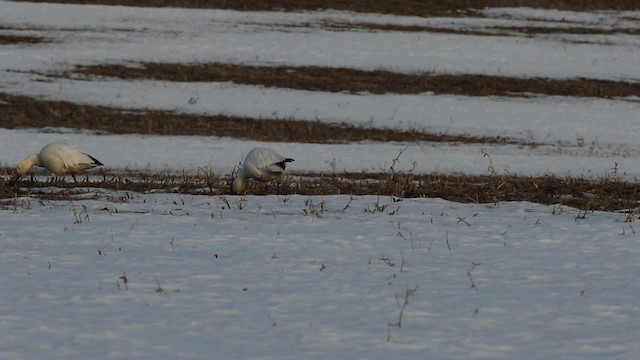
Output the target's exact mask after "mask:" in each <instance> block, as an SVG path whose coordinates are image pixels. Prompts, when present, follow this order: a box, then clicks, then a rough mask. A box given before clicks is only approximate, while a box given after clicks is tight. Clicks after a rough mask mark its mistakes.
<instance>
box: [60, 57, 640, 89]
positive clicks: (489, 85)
mask: <svg viewBox="0 0 640 360" xmlns="http://www.w3.org/2000/svg"><path fill="white" fill-rule="evenodd" d="M132 65H133V64H129V65H125V64H100V65H91V66H79V67H77V68H76V70H75V73H77V74H82V75H85V76H106V77H117V78H121V79H152V80H164V81H185V82H233V83H236V84H245V85H261V86H265V87H280V88H289V89H296V90H309V91H326V92H348V93H372V94H384V93H397V94H420V93H425V92H432V93H435V94H454V95H465V96H531V94H541V95H558V96H583V97H600V98H613V97H626V96H640V83H631V82H624V81H611V80H597V79H586V78H575V79H548V78H540V77H529V78H516V77H507V76H493V75H477V74H460V75H456V74H434V73H425V74H403V73H397V72H391V71H386V70H373V71H366V70H358V69H349V68H331V67H315V66H305V67H295V66H249V65H237V64H224V63H201V64H183V63H150V62H144V63H140V64H135V65H136V66H132ZM71 75H72V74H69V73H67V74H66V76H71Z"/></svg>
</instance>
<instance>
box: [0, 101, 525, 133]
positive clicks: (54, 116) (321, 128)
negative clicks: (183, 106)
mask: <svg viewBox="0 0 640 360" xmlns="http://www.w3.org/2000/svg"><path fill="white" fill-rule="evenodd" d="M0 112H2V114H3V115H2V116H1V117H0V127H3V128H6V129H16V128H42V127H48V126H49V127H65V128H72V129H91V130H96V131H99V132H109V133H113V134H149V135H201V136H230V137H235V138H244V139H252V140H260V141H275V142H299V143H345V142H354V141H436V142H468V143H483V144H505V143H513V142H514V140H510V139H506V138H499V137H497V138H494V137H477V136H471V135H461V136H453V135H446V134H431V133H427V132H422V131H401V130H393V129H376V128H370V127H356V126H351V125H346V124H333V125H332V124H326V123H320V122H310V121H302V120H292V119H290V120H287V119H269V120H264V119H262V120H261V119H253V118H241V117H234V116H227V115H211V116H206V115H187V114H178V113H173V112H170V111H158V110H148V111H137V110H127V109H113V108H108V107H103V106H95V105H79V104H74V103H71V102H66V101H45V100H37V99H33V98H30V97H26V96H16V95H9V94H3V93H0Z"/></svg>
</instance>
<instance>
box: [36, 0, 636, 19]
mask: <svg viewBox="0 0 640 360" xmlns="http://www.w3.org/2000/svg"><path fill="white" fill-rule="evenodd" d="M30 1H31V2H52V1H53V2H59V3H67V4H100V5H126V6H147V7H180V8H210V9H231V10H241V11H247V10H260V11H264V10H273V11H300V10H318V9H336V10H345V11H355V12H371V13H382V14H396V15H412V16H439V15H448V16H452V15H465V14H468V13H470V12H474V10H476V9H482V8H485V7H520V6H528V7H534V8H543V9H559V10H574V11H593V10H637V9H640V3H638V2H637V1H634V0H447V1H440V0H394V1H371V0H300V1H298V0H30Z"/></svg>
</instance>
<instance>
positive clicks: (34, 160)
mask: <svg viewBox="0 0 640 360" xmlns="http://www.w3.org/2000/svg"><path fill="white" fill-rule="evenodd" d="M101 165H104V164H103V163H101V162H100V161H99V160H98V159H96V158H94V157H93V156H91V155H89V154H87V153H86V152H84V151H83V150H81V149H79V148H77V147H75V146H72V145H68V144H65V143H60V142H56V143H51V144H49V145H46V146H45V147H43V148H42V150H40V152H39V153H37V154H30V155H29V156H27V157H26V158H25V159H24V160H22V161H21V162H20V163H19V164H18V166H17V167H16V177H17V178H20V176H22V175H24V174H26V173H28V172H29V171H30V170H31V168H32V167H34V166H39V167H43V168H45V169H47V170H49V171H50V172H51V173H53V174H54V175H56V176H65V175H71V176H72V177H73V180H74V181H75V180H76V174H77V173H79V172H82V171H84V170H87V169H92V168H94V167H96V166H101Z"/></svg>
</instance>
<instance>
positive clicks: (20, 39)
mask: <svg viewBox="0 0 640 360" xmlns="http://www.w3.org/2000/svg"><path fill="white" fill-rule="evenodd" d="M42 42H46V40H45V39H44V38H42V37H38V36H24V35H1V34H0V45H11V44H37V43H42Z"/></svg>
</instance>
